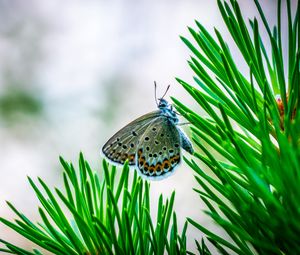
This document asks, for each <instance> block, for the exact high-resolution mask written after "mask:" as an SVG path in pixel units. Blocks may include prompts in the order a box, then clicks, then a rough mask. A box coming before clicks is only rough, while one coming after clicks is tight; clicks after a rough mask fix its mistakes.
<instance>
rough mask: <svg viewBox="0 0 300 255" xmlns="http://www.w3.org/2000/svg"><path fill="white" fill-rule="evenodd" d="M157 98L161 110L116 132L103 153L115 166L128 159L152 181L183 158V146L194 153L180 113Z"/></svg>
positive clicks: (167, 171) (166, 174)
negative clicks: (179, 116) (180, 124)
mask: <svg viewBox="0 0 300 255" xmlns="http://www.w3.org/2000/svg"><path fill="white" fill-rule="evenodd" d="M154 84H155V100H156V104H157V107H158V110H156V111H153V112H150V113H147V114H145V115H143V116H141V117H139V118H137V119H135V120H134V121H132V122H130V123H129V124H128V125H126V126H125V127H123V128H122V129H121V130H119V131H118V132H117V133H116V134H114V135H113V136H112V137H111V138H110V139H109V140H108V141H107V142H106V143H105V145H104V146H103V148H102V152H103V154H104V155H105V156H106V158H108V159H109V161H111V162H112V163H113V164H115V165H118V164H120V165H122V164H124V163H125V161H126V160H128V164H129V166H133V167H135V168H137V170H138V172H139V174H140V175H141V176H142V177H144V178H146V179H149V180H159V179H163V178H165V177H167V176H170V175H171V174H172V173H173V172H174V170H175V168H176V167H177V166H178V165H179V163H180V161H181V148H182V149H184V150H185V151H187V152H189V153H190V154H193V153H194V149H193V146H192V143H191V141H190V140H189V138H188V137H187V136H186V134H185V133H184V132H183V131H182V129H181V128H180V127H179V119H178V117H177V115H178V113H176V111H175V110H174V109H173V106H172V105H171V104H169V103H168V101H167V100H165V99H164V96H165V95H166V93H167V91H168V89H169V87H170V86H168V88H167V90H166V92H165V93H164V95H163V96H162V97H161V98H159V99H158V100H157V97H156V83H155V82H154Z"/></svg>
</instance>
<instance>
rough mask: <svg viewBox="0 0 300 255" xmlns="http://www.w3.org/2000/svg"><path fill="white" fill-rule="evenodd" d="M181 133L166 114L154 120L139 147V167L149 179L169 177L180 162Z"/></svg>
mask: <svg viewBox="0 0 300 255" xmlns="http://www.w3.org/2000/svg"><path fill="white" fill-rule="evenodd" d="M180 160H181V155H180V134H179V132H178V130H177V127H176V125H175V124H174V123H173V122H172V121H170V120H169V119H168V118H167V117H165V116H160V117H158V118H156V119H155V120H153V121H152V122H151V124H150V125H149V126H148V127H147V129H146V130H145V132H144V134H143V136H142V137H141V140H140V142H139V144H138V149H137V168H138V169H139V171H140V173H141V174H142V175H143V176H144V177H148V179H156V180H157V179H161V178H164V177H167V176H168V175H170V174H171V173H172V172H174V169H175V168H176V166H178V164H179V163H180Z"/></svg>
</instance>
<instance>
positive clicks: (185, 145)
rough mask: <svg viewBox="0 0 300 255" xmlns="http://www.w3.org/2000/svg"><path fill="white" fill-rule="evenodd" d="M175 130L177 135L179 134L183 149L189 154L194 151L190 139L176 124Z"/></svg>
mask: <svg viewBox="0 0 300 255" xmlns="http://www.w3.org/2000/svg"><path fill="white" fill-rule="evenodd" d="M177 130H178V132H179V136H180V145H181V147H182V149H184V150H185V151H187V152H188V153H190V154H193V153H194V148H193V145H192V143H191V141H190V139H189V138H188V137H187V135H186V134H185V133H184V132H183V130H182V129H181V128H180V127H178V126H177Z"/></svg>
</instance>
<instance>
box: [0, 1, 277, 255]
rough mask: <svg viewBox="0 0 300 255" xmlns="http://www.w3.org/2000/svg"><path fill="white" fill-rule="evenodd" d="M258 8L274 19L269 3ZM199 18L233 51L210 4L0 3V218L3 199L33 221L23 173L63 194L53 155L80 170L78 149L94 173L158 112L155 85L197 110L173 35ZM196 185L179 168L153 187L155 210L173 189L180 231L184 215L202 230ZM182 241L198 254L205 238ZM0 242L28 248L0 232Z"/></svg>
mask: <svg viewBox="0 0 300 255" xmlns="http://www.w3.org/2000/svg"><path fill="white" fill-rule="evenodd" d="M240 2H241V8H242V11H243V13H244V15H246V16H248V17H251V18H252V17H253V16H254V15H256V10H255V6H254V4H253V3H252V1H251V0H247V1H240ZM263 4H264V9H265V10H266V11H267V14H268V16H267V17H268V18H269V20H270V21H272V20H275V17H276V16H275V14H276V12H275V10H276V4H275V2H274V1H264V3H263ZM195 19H197V20H198V21H200V22H201V23H202V24H203V25H204V26H205V27H206V28H207V30H208V31H210V32H211V33H213V28H214V27H217V28H218V29H219V30H220V31H221V33H222V34H223V35H224V37H225V38H226V39H227V40H228V42H229V45H230V47H233V48H234V45H233V43H232V41H231V40H230V39H229V38H228V32H227V31H226V29H225V26H224V24H223V21H222V20H221V16H220V14H219V10H218V8H217V4H216V1H205V0H188V1H179V0H172V1H171V0H167V1H158V0H157V1H146V0H141V1H133V0H131V1H121V0H116V1H104V0H98V1H96V0H84V1H83V0H74V1H58V0H52V1H45V0H42V1H41V0H27V1H23V0H0V162H1V167H0V171H1V178H0V215H1V216H2V217H5V218H9V219H12V218H14V215H13V214H12V212H11V211H10V210H9V209H8V207H7V205H6V204H5V201H6V200H8V201H11V202H13V204H14V205H15V206H16V207H17V208H18V209H20V210H21V211H23V212H24V213H25V214H26V215H27V216H28V217H29V218H31V219H35V220H33V221H37V220H38V219H39V217H38V212H37V207H38V204H39V203H38V201H37V199H36V198H35V196H34V193H33V191H32V190H31V188H30V187H29V184H28V182H27V176H30V177H32V178H33V179H36V178H37V177H41V178H43V179H44V180H45V181H46V182H47V183H48V184H49V186H50V187H54V186H56V187H62V182H63V181H62V168H61V167H60V164H59V161H58V157H59V155H61V156H63V157H64V158H65V159H66V160H67V161H72V162H74V164H75V165H76V164H77V161H78V155H79V152H80V151H82V152H83V153H84V155H85V157H86V158H87V160H88V161H89V162H90V164H91V165H92V167H93V168H94V169H95V170H99V169H100V165H101V160H102V158H101V157H100V149H101V147H102V145H103V144H104V143H105V142H106V140H107V139H108V138H109V137H110V136H111V135H113V134H114V133H115V132H116V131H117V130H118V129H120V128H121V127H123V126H124V125H125V124H127V123H128V122H129V121H131V120H133V119H134V118H136V117H138V116H140V115H142V114H145V113H147V112H149V111H152V110H154V109H155V108H156V104H155V101H154V86H153V81H154V80H156V81H157V84H158V95H161V94H162V93H163V92H164V91H165V89H166V87H167V85H168V84H171V88H170V90H169V93H168V96H170V95H172V96H174V97H176V98H178V99H180V100H181V101H183V102H185V103H186V104H187V105H188V106H190V107H192V108H194V109H195V110H196V111H198V112H199V113H201V110H200V109H197V108H196V106H195V105H194V103H193V100H192V99H191V98H190V97H189V96H188V95H187V93H186V92H185V91H184V90H183V89H182V88H181V87H180V85H179V84H178V83H176V81H175V77H180V78H181V79H183V80H186V81H188V82H191V83H193V82H192V75H193V74H192V72H191V70H190V69H189V67H188V65H187V62H186V61H187V60H188V58H189V55H190V54H191V53H190V52H189V50H188V49H187V47H186V46H185V45H184V44H183V42H181V40H180V39H179V35H184V36H185V37H187V38H190V36H189V33H188V30H187V26H192V27H195V25H194V20H195ZM233 55H236V58H237V61H241V60H242V58H241V57H240V56H239V55H238V53H235V51H233ZM238 63H239V62H238ZM240 66H241V68H243V66H244V65H243V62H242V61H241V62H240ZM245 71H247V70H245ZM200 164H201V163H200ZM202 165H203V164H202ZM193 186H196V183H195V181H194V179H193V173H192V171H191V170H190V169H188V168H187V167H186V166H185V165H184V164H183V165H181V166H180V167H179V168H178V170H177V172H176V173H175V174H174V175H173V176H172V177H170V178H168V179H165V180H163V181H160V182H152V183H151V196H152V200H153V201H152V202H153V205H155V204H156V201H157V199H158V196H159V194H160V193H163V194H164V195H165V197H167V196H169V195H170V194H171V192H172V191H173V190H176V202H175V209H176V211H177V213H178V221H179V224H180V227H182V226H183V224H184V221H185V217H186V216H188V217H193V218H194V219H196V220H198V221H199V222H201V223H202V224H204V225H205V226H208V225H210V224H211V222H210V220H209V219H208V218H207V217H206V216H205V215H204V213H203V212H202V211H201V210H202V209H203V208H205V207H204V206H203V205H202V204H201V202H200V199H199V198H198V197H197V195H196V194H195V193H194V192H193V191H192V189H191V187H193ZM211 228H212V229H213V230H215V227H214V226H213V225H212V226H211ZM217 231H219V232H220V230H217ZM188 237H189V240H188V246H189V248H190V249H191V250H192V251H195V248H194V239H195V238H197V239H198V240H199V239H200V238H201V236H200V234H199V232H198V231H195V230H194V229H193V227H190V228H189V229H188ZM0 238H5V239H6V240H10V241H13V242H14V243H17V244H20V245H22V246H23V247H32V244H31V243H29V242H28V241H26V240H24V239H22V238H20V237H19V236H18V235H17V234H16V233H14V232H12V231H10V230H8V229H7V228H5V227H4V226H3V225H0Z"/></svg>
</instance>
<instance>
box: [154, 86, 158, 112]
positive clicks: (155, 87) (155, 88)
mask: <svg viewBox="0 0 300 255" xmlns="http://www.w3.org/2000/svg"><path fill="white" fill-rule="evenodd" d="M156 90H157V86H156V81H154V97H155V102H156V105H157V107H158V101H157V96H156Z"/></svg>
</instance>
